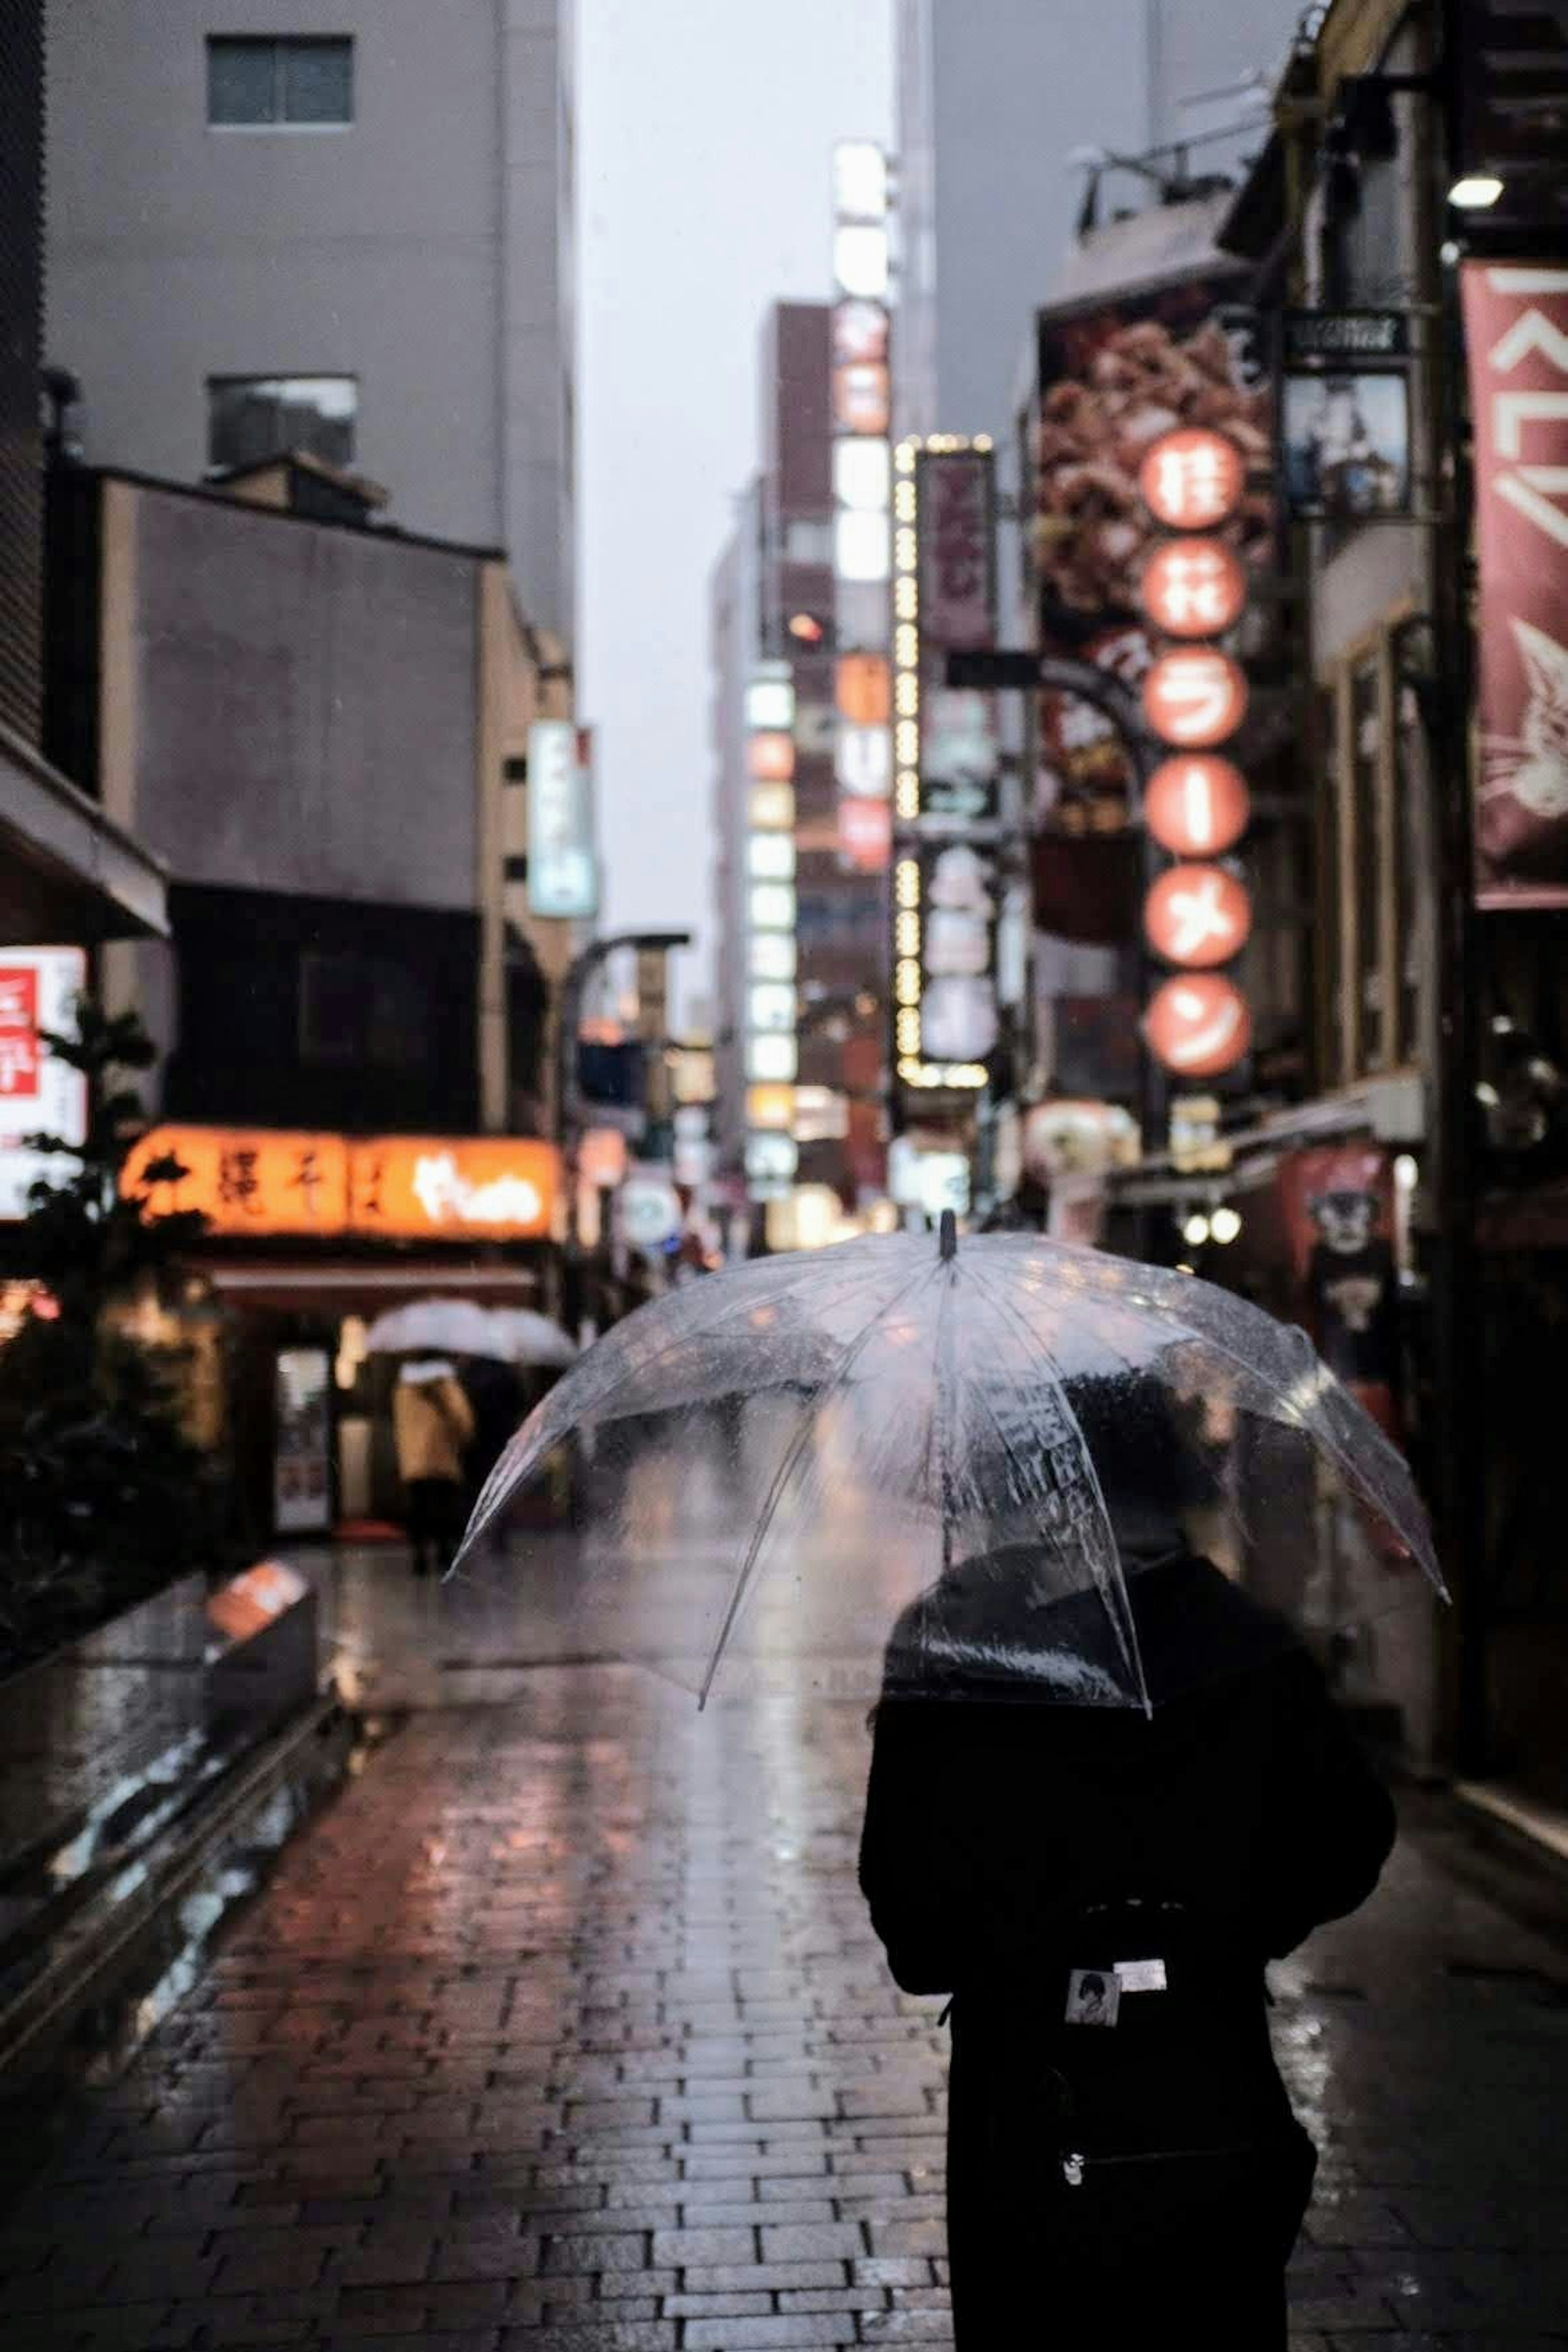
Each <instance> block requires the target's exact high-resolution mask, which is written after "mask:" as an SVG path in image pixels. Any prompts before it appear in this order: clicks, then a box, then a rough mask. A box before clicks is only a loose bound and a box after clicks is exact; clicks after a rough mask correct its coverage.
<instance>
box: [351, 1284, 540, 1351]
mask: <svg viewBox="0 0 1568 2352" xmlns="http://www.w3.org/2000/svg"><path fill="white" fill-rule="evenodd" d="M365 1346H366V1348H367V1349H368V1350H369V1352H370V1353H371V1354H372V1355H373V1356H406V1355H422V1356H423V1355H442V1356H495V1357H498V1358H500V1359H501V1360H505V1357H506V1348H505V1344H504V1342H503V1341H502V1339H501V1338H500V1334H499V1333H498V1332H497V1331H496V1329H495V1328H494V1324H493V1320H492V1318H491V1317H490V1315H489V1313H488V1312H487V1310H486V1309H485V1308H484V1307H478V1306H476V1305H475V1303H474V1301H473V1300H472V1299H471V1298H411V1299H410V1300H409V1301H408V1303H407V1305H406V1306H404V1307H390V1308H389V1309H388V1311H387V1312H386V1313H385V1314H384V1315H378V1316H377V1317H376V1319H375V1321H374V1323H373V1324H372V1325H371V1327H370V1329H369V1330H368V1331H367V1332H366V1334H365Z"/></svg>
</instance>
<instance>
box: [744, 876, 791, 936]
mask: <svg viewBox="0 0 1568 2352" xmlns="http://www.w3.org/2000/svg"><path fill="white" fill-rule="evenodd" d="M752 929H753V930H754V931H793V930H794V929H795V885H794V884H793V883H791V882H758V883H756V884H754V885H753V887H752Z"/></svg>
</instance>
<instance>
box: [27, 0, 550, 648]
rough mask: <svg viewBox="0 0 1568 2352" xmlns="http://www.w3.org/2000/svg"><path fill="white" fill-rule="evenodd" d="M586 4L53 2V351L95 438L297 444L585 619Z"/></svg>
mask: <svg viewBox="0 0 1568 2352" xmlns="http://www.w3.org/2000/svg"><path fill="white" fill-rule="evenodd" d="M572 13H573V12H572V8H571V5H570V0H443V5H441V6H440V7H438V8H433V7H431V6H430V5H428V0H334V4H333V5H332V6H331V7H324V6H322V5H321V0H303V5H301V0H289V5H287V6H284V5H281V0H252V5H248V6H247V7H246V8H244V9H243V10H237V9H235V8H234V7H233V6H232V5H213V0H158V5H157V6H156V7H135V8H128V7H126V6H125V5H123V0H49V5H48V9H47V22H48V49H47V98H48V129H47V184H48V187H49V197H50V203H49V223H48V270H47V285H48V307H47V354H48V357H49V358H50V360H51V361H52V362H54V363H56V364H57V365H58V366H61V367H65V368H68V369H70V370H71V371H72V372H73V373H75V374H76V375H77V376H78V377H79V380H80V383H81V387H82V402H83V404H82V412H81V414H82V437H83V443H84V450H85V454H86V456H87V457H88V458H89V460H91V461H94V462H101V463H104V464H110V465H115V466H121V467H133V468H136V469H139V470H142V471H145V472H149V473H153V474H157V475H160V476H163V477H170V478H175V479H184V480H191V479H194V478H199V477H201V476H203V475H204V474H208V473H213V472H217V471H221V470H224V469H226V468H229V467H237V466H245V465H247V464H250V463H252V462H255V461H257V460H258V459H261V458H265V457H271V456H273V455H275V454H276V453H277V452H278V450H279V447H281V446H288V447H290V448H294V449H298V450H301V451H303V452H304V453H305V454H307V455H308V456H313V457H320V458H322V459H324V460H326V461H328V462H329V463H331V464H333V465H336V466H340V467H350V468H352V469H354V470H357V471H362V472H363V474H365V475H366V476H368V477H370V478H373V479H374V480H376V481H379V482H382V483H384V484H385V485H387V486H388V487H389V488H390V489H391V492H392V505H391V508H390V517H389V519H390V520H394V521H395V522H397V523H400V524H402V525H405V527H406V528H408V529H409V530H415V531H419V532H428V533H432V534H436V535H439V536H441V537H443V538H447V539H454V540H460V541H467V542H472V543H479V544H484V545H488V546H495V545H504V546H505V547H506V548H507V550H508V551H509V552H510V558H511V566H512V572H513V575H514V577H515V578H516V579H517V581H518V583H519V586H520V590H521V595H522V598H523V601H524V604H525V605H526V607H527V610H528V612H529V614H530V617H531V619H532V620H534V621H535V622H538V623H540V624H542V625H544V626H546V627H549V628H552V629H554V630H556V631H558V632H560V633H561V634H563V635H570V632H571V628H572V620H573V562H572V558H573V540H574V496H573V485H574V384H573V373H574V368H573V335H574V323H573V298H572V284H573V196H572V191H573V170H574V163H573V90H572V54H571V22H572Z"/></svg>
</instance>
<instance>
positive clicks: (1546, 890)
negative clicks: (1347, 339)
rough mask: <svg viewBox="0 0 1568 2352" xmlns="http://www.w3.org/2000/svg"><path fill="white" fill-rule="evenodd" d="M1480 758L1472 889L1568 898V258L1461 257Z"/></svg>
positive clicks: (1506, 897)
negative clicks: (1472, 476) (1476, 574)
mask: <svg viewBox="0 0 1568 2352" xmlns="http://www.w3.org/2000/svg"><path fill="white" fill-rule="evenodd" d="M1461 287H1462V295H1463V303H1464V318H1465V340H1466V344H1467V347H1468V362H1469V383H1470V404H1471V410H1472V414H1473V416H1474V425H1475V473H1476V550H1477V556H1478V560H1479V571H1480V599H1479V614H1478V620H1477V630H1476V635H1477V646H1478V666H1479V667H1478V681H1477V683H1478V689H1479V726H1480V770H1479V776H1478V779H1477V803H1476V824H1475V834H1476V897H1477V901H1478V903H1479V905H1480V906H1483V907H1506V906H1514V907H1537V908H1559V907H1568V269H1563V268H1550V267H1546V266H1543V265H1542V264H1540V263H1535V262H1520V263H1511V262H1510V263H1503V262H1493V261H1467V262H1466V263H1465V264H1464V267H1463V269H1462V272H1461Z"/></svg>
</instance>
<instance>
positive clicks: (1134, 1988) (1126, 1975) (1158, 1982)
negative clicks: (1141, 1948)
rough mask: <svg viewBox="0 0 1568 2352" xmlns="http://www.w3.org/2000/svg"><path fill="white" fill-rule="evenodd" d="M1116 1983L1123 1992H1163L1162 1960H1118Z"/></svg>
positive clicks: (1163, 1974) (1163, 1971) (1163, 1966)
mask: <svg viewBox="0 0 1568 2352" xmlns="http://www.w3.org/2000/svg"><path fill="white" fill-rule="evenodd" d="M1116 1981H1117V1983H1118V1984H1119V1985H1120V1986H1121V1990H1122V1991H1123V1992H1163V1991H1164V1990H1165V1963H1164V1961H1163V1960H1118V1961H1117V1963H1116Z"/></svg>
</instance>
